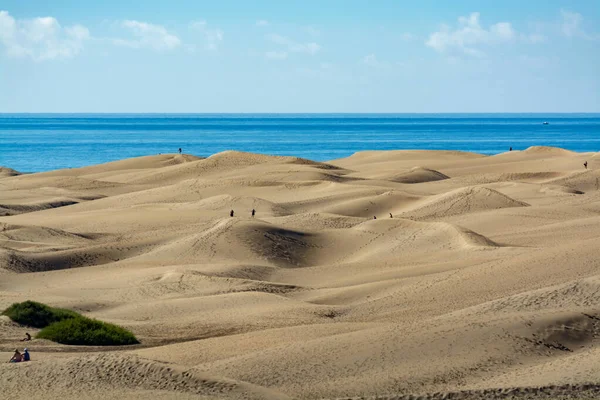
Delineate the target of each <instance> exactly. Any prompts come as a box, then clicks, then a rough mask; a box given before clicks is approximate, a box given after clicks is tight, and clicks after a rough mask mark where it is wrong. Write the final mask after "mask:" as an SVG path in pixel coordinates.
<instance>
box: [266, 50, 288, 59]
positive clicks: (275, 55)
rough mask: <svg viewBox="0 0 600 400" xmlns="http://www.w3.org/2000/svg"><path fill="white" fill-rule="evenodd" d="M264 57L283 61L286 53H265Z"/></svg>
mask: <svg viewBox="0 0 600 400" xmlns="http://www.w3.org/2000/svg"><path fill="white" fill-rule="evenodd" d="M265 56H266V57H267V58H268V59H270V60H285V59H286V58H287V56H288V53H287V52H285V51H267V52H266V53H265Z"/></svg>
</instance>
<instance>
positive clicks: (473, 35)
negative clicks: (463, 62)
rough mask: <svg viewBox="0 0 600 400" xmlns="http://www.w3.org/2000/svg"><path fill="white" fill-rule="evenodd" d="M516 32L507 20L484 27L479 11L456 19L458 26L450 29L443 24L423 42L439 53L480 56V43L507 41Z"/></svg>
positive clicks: (510, 39) (511, 38)
mask: <svg viewBox="0 0 600 400" xmlns="http://www.w3.org/2000/svg"><path fill="white" fill-rule="evenodd" d="M515 37H516V32H515V31H514V29H513V27H512V25H511V24H510V23H509V22H499V23H497V24H494V25H492V26H490V27H489V29H485V28H483V27H482V26H481V24H480V22H479V13H478V12H474V13H471V14H470V15H469V16H468V17H460V18H459V19H458V27H457V28H456V29H452V28H450V27H449V26H447V25H443V26H442V28H441V30H440V31H438V32H434V33H432V34H431V35H430V36H429V39H428V40H427V41H426V42H425V44H426V45H427V46H429V47H431V48H433V49H434V50H436V51H438V52H440V53H452V52H461V53H464V54H468V55H472V56H482V55H483V52H482V51H481V50H479V49H478V47H479V46H481V45H489V44H493V43H501V42H509V41H512V40H514V39H515Z"/></svg>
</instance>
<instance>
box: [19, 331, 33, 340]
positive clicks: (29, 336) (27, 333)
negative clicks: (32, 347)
mask: <svg viewBox="0 0 600 400" xmlns="http://www.w3.org/2000/svg"><path fill="white" fill-rule="evenodd" d="M30 340H31V335H30V334H29V332H26V333H25V338H23V339H21V342H29V341H30Z"/></svg>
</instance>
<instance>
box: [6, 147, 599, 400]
mask: <svg viewBox="0 0 600 400" xmlns="http://www.w3.org/2000/svg"><path fill="white" fill-rule="evenodd" d="M596 156H597V154H592V153H587V154H579V153H574V152H570V151H566V150H562V149H556V148H548V147H539V146H535V147H531V148H529V149H526V150H524V151H513V152H507V153H503V154H499V155H495V156H489V157H488V156H483V155H479V154H474V153H461V152H456V151H389V152H381V151H368V152H360V153H356V154H354V155H352V156H350V157H348V158H345V159H340V160H333V161H331V162H328V163H322V162H314V161H311V160H306V159H302V158H297V157H280V156H268V155H259V154H250V153H243V152H237V151H227V152H223V153H219V154H215V155H213V156H210V157H208V158H200V157H195V156H191V155H185V154H183V155H179V154H163V155H157V156H145V157H138V158H133V159H129V160H122V161H115V162H110V163H106V164H102V165H96V166H90V167H84V168H74V169H66V170H57V171H51V172H46V173H38V174H22V175H21V174H18V173H17V172H16V171H12V170H10V169H8V168H2V169H0V180H1V184H0V189H1V191H0V307H2V308H5V307H7V306H8V305H10V304H11V303H13V302H16V301H23V300H27V299H31V300H37V301H41V302H45V303H48V304H51V305H55V306H59V307H67V308H72V309H75V310H78V311H79V312H82V313H84V314H85V315H87V316H90V317H93V318H98V319H101V320H105V321H108V322H113V323H116V324H119V325H122V326H124V327H126V328H128V329H130V330H131V331H133V332H134V333H135V335H136V336H137V337H138V338H139V339H140V340H141V344H140V345H136V346H130V347H126V348H100V347H82V346H64V345H60V344H56V343H52V342H49V341H46V340H40V339H35V340H34V341H32V342H30V343H27V347H28V348H29V349H30V351H31V353H32V356H33V361H32V362H31V363H26V364H20V365H11V364H0V369H1V371H0V386H1V387H2V388H3V390H5V391H6V390H8V391H11V392H15V391H17V390H18V391H19V394H23V396H25V397H26V398H63V399H71V398H72V399H75V398H77V399H81V398H83V399H87V398H89V399H100V398H102V399H107V398H108V399H111V398H114V399H121V398H132V399H138V398H139V399H145V398H150V397H151V398H157V399H176V398H177V399H192V398H193V399H210V398H232V399H285V398H294V399H296V398H298V399H323V398H330V399H334V398H347V399H375V398H377V399H415V398H423V399H443V398H453V399H471V398H473V399H551V398H552V399H556V398H561V399H588V398H596V397H599V396H600V381H599V380H598V376H599V375H598V373H599V372H600V361H598V360H600V357H598V356H599V355H600V339H599V338H600V307H599V306H598V304H597V303H598V302H597V299H598V296H599V295H600V278H599V277H600V275H599V272H598V271H599V270H600V261H599V258H598V256H597V248H598V244H599V243H600V187H599V184H598V180H599V179H600V175H598V168H599V166H600V164H598V162H597V161H594V160H597V158H598V157H596ZM584 161H588V169H587V170H586V169H584V167H583V162H584ZM252 209H254V210H256V215H255V216H252V215H251V210H252ZM230 210H234V211H235V216H234V217H230V216H229V212H230ZM390 213H391V214H392V215H391V217H390ZM374 217H376V219H374ZM25 331H29V332H31V333H33V334H35V332H36V331H37V330H36V329H33V328H27V327H21V326H19V325H17V324H15V323H13V322H12V321H10V320H8V319H7V318H6V317H0V348H1V349H2V351H4V352H5V356H6V357H7V359H8V357H9V356H10V351H11V349H12V350H14V348H16V347H22V346H23V343H21V342H19V339H20V338H21V337H22V336H23V334H24V332H25ZM32 380H35V382H36V385H24V384H23V382H30V381H32ZM36 396H37V397H36ZM417 396H420V397H417Z"/></svg>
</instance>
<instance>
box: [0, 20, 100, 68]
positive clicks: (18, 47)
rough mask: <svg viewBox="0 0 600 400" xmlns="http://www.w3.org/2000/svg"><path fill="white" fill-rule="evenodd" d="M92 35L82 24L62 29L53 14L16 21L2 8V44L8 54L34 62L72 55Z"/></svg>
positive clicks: (79, 49)
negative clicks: (51, 15)
mask: <svg viewBox="0 0 600 400" xmlns="http://www.w3.org/2000/svg"><path fill="white" fill-rule="evenodd" d="M89 38H90V32H89V30H88V29H87V28H86V27H84V26H82V25H72V26H68V27H65V28H63V27H61V26H60V24H59V23H58V21H57V20H56V19H55V18H54V17H38V18H33V19H20V20H16V19H15V18H13V17H12V16H11V15H10V14H9V13H8V11H0V43H1V44H2V45H3V46H4V49H5V52H6V55H7V56H8V57H14V58H27V57H28V58H31V59H33V60H35V61H43V60H50V59H55V58H68V57H73V56H75V55H76V54H78V53H79V52H80V51H81V50H82V49H83V45H84V42H85V41H86V40H88V39H89Z"/></svg>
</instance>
